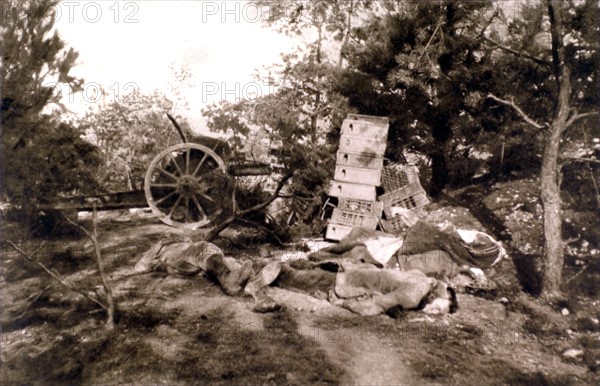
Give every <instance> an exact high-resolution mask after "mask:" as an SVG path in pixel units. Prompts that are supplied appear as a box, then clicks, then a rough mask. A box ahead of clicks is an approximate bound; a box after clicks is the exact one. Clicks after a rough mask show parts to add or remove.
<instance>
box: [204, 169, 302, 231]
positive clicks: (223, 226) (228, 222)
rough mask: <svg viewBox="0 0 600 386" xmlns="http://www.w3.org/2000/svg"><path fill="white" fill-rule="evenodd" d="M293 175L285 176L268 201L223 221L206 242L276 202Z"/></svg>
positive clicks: (234, 213)
mask: <svg viewBox="0 0 600 386" xmlns="http://www.w3.org/2000/svg"><path fill="white" fill-rule="evenodd" d="M292 175H293V174H292V173H287V174H286V175H285V176H283V178H282V179H281V180H280V181H279V183H278V184H277V187H276V188H275V191H274V192H273V194H271V196H270V197H269V198H268V199H267V200H266V201H264V202H261V203H260V204H256V205H254V206H251V207H250V208H247V209H244V210H240V211H239V212H233V214H232V215H231V216H229V217H228V218H227V219H225V221H223V222H222V223H220V224H219V225H217V226H216V227H214V228H213V229H212V230H211V231H210V232H209V233H208V235H206V241H212V240H214V239H215V238H217V236H219V234H220V233H221V232H223V231H224V230H225V229H227V227H229V225H231V224H232V223H233V222H234V221H236V220H237V219H239V218H241V217H243V216H245V215H247V214H248V213H251V212H254V211H257V210H261V209H264V208H266V207H267V206H269V205H270V204H271V203H272V202H273V201H275V200H276V199H277V198H279V193H280V192H281V189H283V187H284V186H285V183H286V182H287V181H288V180H289V179H290V178H292Z"/></svg>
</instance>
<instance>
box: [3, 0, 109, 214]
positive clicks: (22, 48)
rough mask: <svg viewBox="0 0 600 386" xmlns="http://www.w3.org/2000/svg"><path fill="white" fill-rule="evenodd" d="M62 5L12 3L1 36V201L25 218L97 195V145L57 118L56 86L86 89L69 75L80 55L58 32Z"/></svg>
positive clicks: (32, 2) (37, 2) (35, 2)
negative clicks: (65, 200) (80, 195)
mask: <svg viewBox="0 0 600 386" xmlns="http://www.w3.org/2000/svg"><path fill="white" fill-rule="evenodd" d="M56 3H57V2H56V1H49V0H44V1H26V2H8V3H7V4H5V7H6V9H4V10H5V11H6V12H7V13H6V15H4V16H5V21H6V24H5V25H4V26H3V28H2V29H1V33H2V36H1V40H0V51H1V52H2V68H1V69H0V76H1V84H2V111H1V125H2V145H1V149H0V157H1V160H0V164H1V175H0V180H2V197H3V199H8V200H9V201H10V202H11V203H13V204H14V205H16V206H17V207H19V208H22V209H25V211H26V212H33V208H34V207H35V206H36V205H37V204H39V203H43V202H47V201H49V200H51V199H52V198H55V197H56V196H58V195H60V194H70V193H74V192H90V191H92V190H94V189H95V188H96V187H97V185H96V184H95V181H94V179H93V177H92V174H91V171H92V170H93V168H94V167H95V166H96V165H97V163H98V160H99V159H98V153H97V149H96V148H95V146H93V145H91V144H90V143H88V142H86V141H84V140H83V139H82V138H81V136H82V132H81V131H80V130H78V129H77V128H76V127H75V126H74V125H72V124H71V123H65V122H61V121H60V120H59V119H58V114H59V113H60V110H57V109H56V108H55V109H54V110H53V107H57V108H59V109H60V105H59V104H58V103H57V102H58V99H59V95H57V94H56V93H55V91H54V88H53V87H52V86H51V85H52V84H53V83H51V82H61V83H64V84H67V85H69V86H71V88H72V89H73V91H77V90H79V89H80V85H81V83H82V80H81V79H76V78H74V77H72V76H71V75H69V70H70V69H71V67H72V66H73V64H74V63H75V60H76V58H77V53H76V52H75V51H74V50H73V49H68V50H65V47H64V43H63V41H62V40H61V39H60V37H59V36H58V33H57V32H56V31H54V32H53V26H54V20H55V19H54V16H55V15H54V11H53V9H54V8H53V6H54V5H56Z"/></svg>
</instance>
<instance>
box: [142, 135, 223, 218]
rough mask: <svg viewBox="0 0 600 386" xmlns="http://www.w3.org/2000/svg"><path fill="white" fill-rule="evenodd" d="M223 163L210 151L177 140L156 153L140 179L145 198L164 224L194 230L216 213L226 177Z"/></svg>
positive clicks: (198, 145) (218, 209)
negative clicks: (144, 175)
mask: <svg viewBox="0 0 600 386" xmlns="http://www.w3.org/2000/svg"><path fill="white" fill-rule="evenodd" d="M225 173H226V168H225V163H224V162H223V160H222V159H221V157H219V156H218V155H217V154H216V153H215V152H214V151H212V150H211V149H209V148H207V147H206V146H203V145H200V144H195V143H181V144H178V145H174V146H171V147H169V148H167V149H165V150H163V151H162V152H160V154H158V155H157V156H156V157H155V158H154V160H152V162H151V163H150V166H149V167H148V171H147V172H146V179H145V180H144V192H145V194H146V201H147V202H148V205H149V206H150V208H151V209H152V212H154V214H155V215H156V216H158V218H160V220H161V221H162V222H164V223H165V224H168V225H171V226H175V227H180V228H191V229H196V228H200V227H203V226H206V225H208V224H209V223H210V222H211V219H212V218H213V217H214V216H215V215H217V214H218V213H219V212H220V207H219V201H220V199H219V196H220V194H219V187H222V186H223V184H224V183H226V182H225V180H226V175H225Z"/></svg>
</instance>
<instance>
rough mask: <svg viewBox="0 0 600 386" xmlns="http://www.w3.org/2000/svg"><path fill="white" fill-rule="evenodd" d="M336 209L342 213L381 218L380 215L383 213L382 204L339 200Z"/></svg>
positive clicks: (345, 199) (378, 202)
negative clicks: (362, 214) (347, 212)
mask: <svg viewBox="0 0 600 386" xmlns="http://www.w3.org/2000/svg"><path fill="white" fill-rule="evenodd" d="M338 208H339V209H341V210H344V211H351V212H358V213H364V214H369V215H371V216H375V217H377V218H381V213H383V202H380V201H365V200H355V199H352V198H340V200H339V203H338Z"/></svg>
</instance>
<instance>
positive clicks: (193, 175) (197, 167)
mask: <svg viewBox="0 0 600 386" xmlns="http://www.w3.org/2000/svg"><path fill="white" fill-rule="evenodd" d="M206 158H208V153H204V156H203V157H202V159H201V160H200V162H199V163H198V166H196V169H194V172H193V173H192V177H196V173H198V171H199V170H200V167H202V164H203V163H204V161H206Z"/></svg>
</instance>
